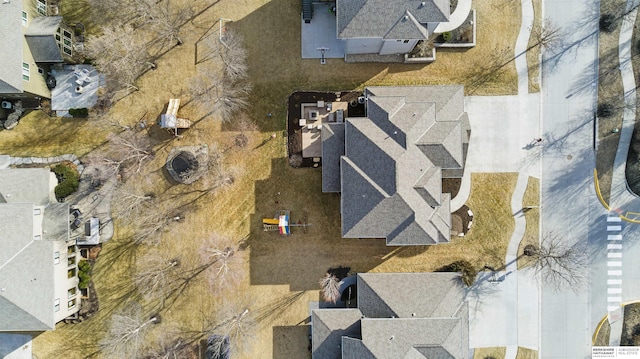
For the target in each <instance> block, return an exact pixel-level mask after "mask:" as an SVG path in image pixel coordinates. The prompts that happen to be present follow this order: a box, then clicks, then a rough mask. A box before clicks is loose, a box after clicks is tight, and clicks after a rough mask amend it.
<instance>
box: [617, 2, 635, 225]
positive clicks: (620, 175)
mask: <svg viewBox="0 0 640 359" xmlns="http://www.w3.org/2000/svg"><path fill="white" fill-rule="evenodd" d="M639 3H640V1H639V0H627V8H626V9H627V11H628V12H629V13H628V14H627V15H625V16H624V18H623V21H622V27H621V28H620V39H619V41H618V54H619V58H620V74H621V76H622V86H623V88H624V102H625V109H624V114H623V118H622V129H621V132H620V141H619V142H618V151H617V152H616V158H615V161H614V165H613V176H612V181H611V199H610V207H611V208H612V209H621V210H622V211H623V214H624V212H636V213H640V198H638V196H636V195H635V194H634V193H632V192H631V191H630V190H629V189H628V188H627V180H626V174H625V171H626V168H627V155H628V153H629V146H630V145H631V136H632V135H633V130H634V126H635V121H636V81H635V77H634V74H633V63H632V61H631V45H632V41H631V40H632V36H633V27H634V24H635V20H636V16H637V13H638V9H637V6H638V4H639Z"/></svg>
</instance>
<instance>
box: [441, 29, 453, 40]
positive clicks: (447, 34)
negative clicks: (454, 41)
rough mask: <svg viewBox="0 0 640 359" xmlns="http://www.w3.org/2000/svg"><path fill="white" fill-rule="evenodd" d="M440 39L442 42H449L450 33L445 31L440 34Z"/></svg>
mask: <svg viewBox="0 0 640 359" xmlns="http://www.w3.org/2000/svg"><path fill="white" fill-rule="evenodd" d="M442 39H443V40H444V41H449V40H451V33H450V32H449V31H445V32H443V33H442Z"/></svg>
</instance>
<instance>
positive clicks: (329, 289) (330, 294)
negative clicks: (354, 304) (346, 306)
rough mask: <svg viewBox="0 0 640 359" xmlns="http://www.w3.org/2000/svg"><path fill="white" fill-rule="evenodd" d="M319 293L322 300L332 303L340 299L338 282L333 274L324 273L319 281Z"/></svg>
mask: <svg viewBox="0 0 640 359" xmlns="http://www.w3.org/2000/svg"><path fill="white" fill-rule="evenodd" d="M320 293H321V294H322V298H323V299H324V300H325V301H327V302H331V303H334V304H335V302H336V301H337V300H338V299H339V298H340V281H339V280H338V277H336V276H335V275H334V274H329V273H325V275H324V277H322V279H320Z"/></svg>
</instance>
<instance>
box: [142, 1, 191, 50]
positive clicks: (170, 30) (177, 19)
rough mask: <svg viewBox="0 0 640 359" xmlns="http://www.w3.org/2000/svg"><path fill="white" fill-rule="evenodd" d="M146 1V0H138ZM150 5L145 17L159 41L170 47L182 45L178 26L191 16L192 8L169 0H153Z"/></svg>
mask: <svg viewBox="0 0 640 359" xmlns="http://www.w3.org/2000/svg"><path fill="white" fill-rule="evenodd" d="M138 1H148V0H138ZM153 3H155V5H152V6H151V7H150V8H149V9H148V11H147V18H148V19H149V21H148V22H149V25H150V28H151V30H152V31H153V32H154V33H155V34H156V37H157V39H158V40H160V41H161V42H163V43H165V44H167V45H168V46H170V47H173V46H174V45H178V46H179V45H182V43H183V41H182V37H181V35H180V28H181V27H182V25H184V24H185V23H186V22H187V21H188V19H189V18H190V17H192V16H193V9H192V8H191V7H190V6H188V5H179V4H177V3H176V2H174V1H170V0H161V1H159V2H158V1H155V0H153Z"/></svg>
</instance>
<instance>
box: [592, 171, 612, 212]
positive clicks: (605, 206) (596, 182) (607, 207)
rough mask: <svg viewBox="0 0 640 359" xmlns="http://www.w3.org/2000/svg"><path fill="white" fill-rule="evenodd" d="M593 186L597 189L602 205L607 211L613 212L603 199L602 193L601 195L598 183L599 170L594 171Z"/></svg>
mask: <svg viewBox="0 0 640 359" xmlns="http://www.w3.org/2000/svg"><path fill="white" fill-rule="evenodd" d="M593 184H594V186H595V188H596V194H597V195H598V199H599V200H600V203H601V204H602V206H603V207H604V208H605V209H606V210H607V211H611V208H610V207H609V205H608V204H607V202H605V200H604V198H602V193H600V183H599V182H598V170H597V169H595V168H594V169H593Z"/></svg>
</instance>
